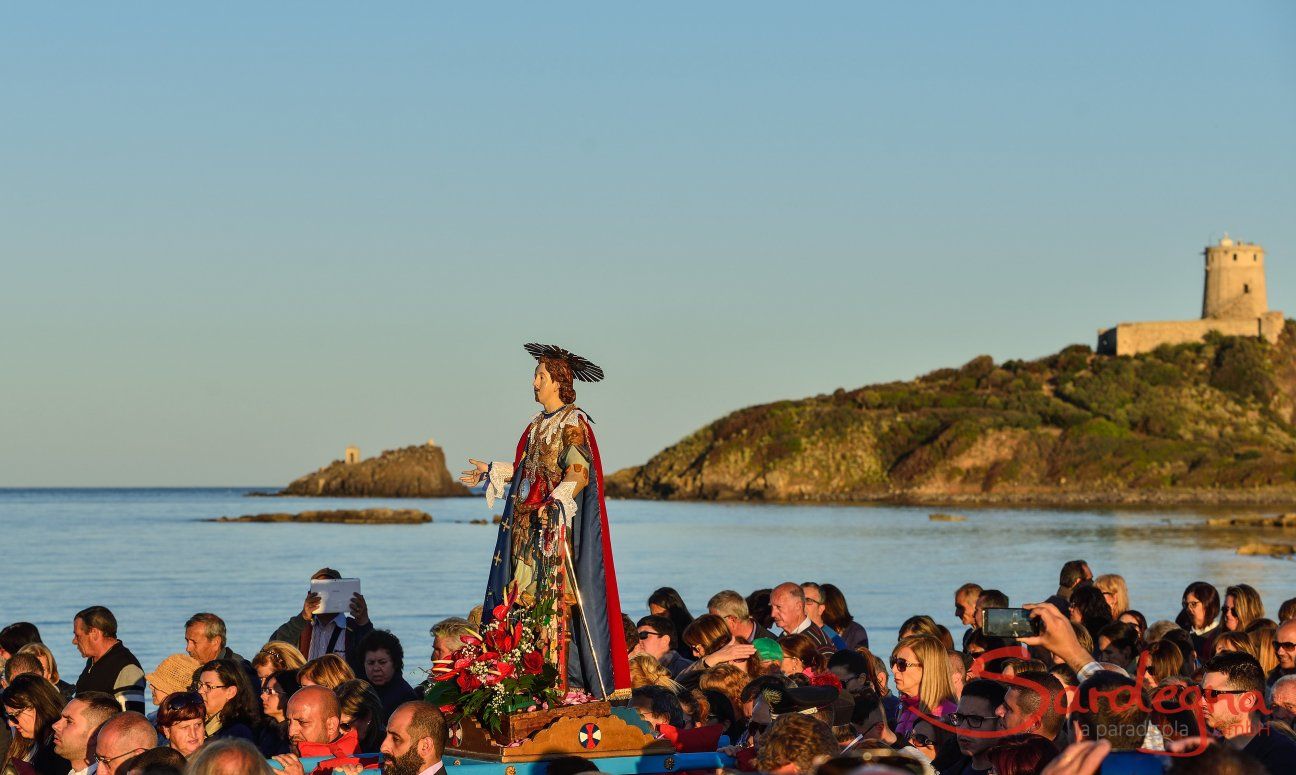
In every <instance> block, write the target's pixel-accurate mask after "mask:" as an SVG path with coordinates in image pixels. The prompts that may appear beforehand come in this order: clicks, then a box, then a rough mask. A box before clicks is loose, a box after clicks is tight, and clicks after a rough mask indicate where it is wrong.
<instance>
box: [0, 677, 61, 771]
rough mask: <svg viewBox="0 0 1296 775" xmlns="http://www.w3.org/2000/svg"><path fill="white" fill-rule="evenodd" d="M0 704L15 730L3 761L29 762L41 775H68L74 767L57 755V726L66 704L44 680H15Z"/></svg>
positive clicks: (3, 695)
mask: <svg viewBox="0 0 1296 775" xmlns="http://www.w3.org/2000/svg"><path fill="white" fill-rule="evenodd" d="M0 704H3V706H4V712H5V716H6V717H8V719H9V725H10V727H11V728H12V730H13V732H12V739H11V740H10V742H9V751H8V753H7V755H6V756H5V759H4V761H7V762H26V763H27V764H30V765H31V766H32V769H34V770H36V772H37V774H38V775H67V773H68V771H69V770H71V769H72V765H71V764H69V763H68V760H67V759H64V758H63V757H62V756H59V755H58V754H56V753H54V722H55V721H58V720H59V717H60V716H61V715H62V714H63V706H64V705H66V704H67V700H65V699H63V695H62V694H61V693H59V690H58V689H56V688H54V684H52V683H50V682H49V681H47V680H45V678H44V676H41V675H37V674H35V673H24V674H23V675H19V676H15V677H14V679H13V681H11V682H10V683H9V686H7V687H6V688H5V690H4V692H2V693H0Z"/></svg>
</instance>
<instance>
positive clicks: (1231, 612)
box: [1220, 584, 1264, 632]
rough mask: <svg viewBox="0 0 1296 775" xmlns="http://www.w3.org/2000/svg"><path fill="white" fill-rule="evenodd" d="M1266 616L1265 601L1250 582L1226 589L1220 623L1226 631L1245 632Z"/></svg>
mask: <svg viewBox="0 0 1296 775" xmlns="http://www.w3.org/2000/svg"><path fill="white" fill-rule="evenodd" d="M1263 618H1264V603H1263V602H1261V601H1260V593H1259V592H1257V591H1256V590H1255V587H1253V586H1251V585H1250V584H1238V585H1237V586H1235V587H1229V588H1228V589H1226V590H1224V606H1223V607H1222V608H1220V624H1222V625H1224V630H1225V631H1226V632H1243V631H1245V630H1246V628H1247V625H1249V624H1251V622H1254V621H1255V620H1256V619H1263Z"/></svg>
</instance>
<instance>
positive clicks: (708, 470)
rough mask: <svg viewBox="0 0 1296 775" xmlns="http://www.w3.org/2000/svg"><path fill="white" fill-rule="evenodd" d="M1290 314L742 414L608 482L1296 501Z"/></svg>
mask: <svg viewBox="0 0 1296 775" xmlns="http://www.w3.org/2000/svg"><path fill="white" fill-rule="evenodd" d="M1294 413H1296V323H1293V321H1290V320H1289V321H1287V322H1286V325H1285V329H1284V331H1283V334H1282V336H1281V337H1280V339H1279V340H1278V342H1277V343H1276V344H1269V343H1267V342H1265V341H1264V340H1261V339H1254V338H1244V337H1224V336H1219V335H1216V334H1211V335H1209V336H1208V337H1207V338H1206V339H1205V341H1203V342H1199V343H1191V344H1181V345H1165V346H1162V347H1160V348H1158V349H1157V350H1155V351H1153V352H1150V353H1145V354H1142V355H1137V356H1132V357H1130V356H1122V357H1113V356H1100V355H1096V354H1095V353H1094V352H1093V351H1092V349H1091V348H1089V347H1087V346H1083V345H1076V346H1072V347H1067V348H1066V349H1064V350H1062V351H1061V352H1059V353H1057V354H1055V355H1052V356H1049V357H1046V358H1041V359H1038V360H1032V361H1024V360H1012V361H1008V362H1005V363H995V362H994V360H993V359H991V358H990V357H989V356H980V357H977V358H974V359H972V360H971V361H969V362H968V363H966V364H964V365H963V366H961V367H959V368H949V369H939V370H937V371H933V372H931V373H930V374H926V375H924V376H922V377H919V378H917V379H914V380H911V381H908V382H892V383H887V384H881V385H871V386H867V387H861V388H856V389H853V390H847V389H841V388H839V389H838V390H836V391H834V392H832V393H829V394H823V395H818V396H814V397H812V398H805V399H801V400H794V401H779V402H775V403H772V404H764V405H761V406H753V407H748V408H746V409H740V410H738V411H736V412H733V413H732V414H729V415H727V416H725V417H722V418H720V419H719V420H716V421H715V422H713V423H711V424H710V425H708V426H706V427H705V428H702V429H700V430H698V431H696V432H695V433H693V434H691V435H689V436H688V437H686V438H685V439H683V440H681V441H679V442H678V443H676V444H675V445H673V446H671V447H669V448H667V449H665V450H663V451H662V452H660V453H658V454H657V455H655V456H654V457H653V458H652V459H651V460H649V461H648V462H647V463H645V464H644V465H642V466H636V467H633V468H628V469H623V470H621V471H618V472H616V473H615V474H613V475H612V476H610V477H609V478H608V483H607V486H608V493H609V494H610V495H616V496H620V497H626V498H650V499H671V500H758V501H789V502H797V501H838V502H849V501H885V502H901V503H926V504H933V505H941V504H970V505H972V504H987V505H989V504H1005V505H1057V506H1075V507H1081V506H1093V505H1100V504H1143V505H1149V506H1166V505H1183V506H1201V505H1211V504H1219V505H1243V504H1245V505H1254V506H1262V505H1278V504H1281V505H1288V506H1291V505H1296V425H1294V424H1293V420H1294V419H1296V417H1294Z"/></svg>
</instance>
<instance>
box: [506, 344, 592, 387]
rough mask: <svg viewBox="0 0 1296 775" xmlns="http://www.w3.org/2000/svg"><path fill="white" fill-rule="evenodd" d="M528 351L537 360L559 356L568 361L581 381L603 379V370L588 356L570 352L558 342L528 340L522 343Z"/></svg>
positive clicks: (575, 375) (574, 375) (574, 374)
mask: <svg viewBox="0 0 1296 775" xmlns="http://www.w3.org/2000/svg"><path fill="white" fill-rule="evenodd" d="M522 346H523V347H525V348H526V351H527V352H529V353H531V356H532V357H533V358H535V359H536V360H537V361H538V360H540V359H541V358H558V359H560V360H564V361H567V365H568V366H570V367H571V370H572V376H573V377H575V378H576V379H578V380H580V381H581V382H598V381H599V380H601V379H603V370H602V369H600V368H599V367H598V366H595V365H594V364H593V363H590V361H589V360H588V359H586V358H582V357H581V356H579V355H577V354H576V353H573V352H568V351H567V350H564V349H563V348H561V347H559V346H558V345H556V344H536V343H535V342H528V343H527V344H524V345H522Z"/></svg>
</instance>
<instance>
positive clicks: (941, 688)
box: [891, 635, 958, 740]
mask: <svg viewBox="0 0 1296 775" xmlns="http://www.w3.org/2000/svg"><path fill="white" fill-rule="evenodd" d="M891 672H892V673H893V674H894V675H895V684H896V690H897V691H898V692H900V703H901V708H900V715H899V717H898V718H897V719H896V728H895V732H896V734H897V735H898V736H899V737H900V739H902V740H907V739H908V738H909V735H910V734H911V733H912V732H913V730H914V725H915V724H917V723H918V722H919V721H920V720H921V719H922V716H921V715H919V714H920V713H921V714H924V715H927V716H929V717H930V716H934V717H941V716H944V715H946V714H947V713H953V712H954V709H955V708H956V707H958V706H957V704H956V703H955V701H954V687H953V686H952V685H951V683H950V670H949V657H948V656H947V655H946V650H945V644H943V643H941V641H940V640H939V639H937V638H934V637H932V636H930V635H915V636H912V637H908V638H904V639H902V640H901V641H900V642H899V643H897V644H896V647H895V649H894V650H893V651H892V652H891Z"/></svg>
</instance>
